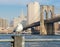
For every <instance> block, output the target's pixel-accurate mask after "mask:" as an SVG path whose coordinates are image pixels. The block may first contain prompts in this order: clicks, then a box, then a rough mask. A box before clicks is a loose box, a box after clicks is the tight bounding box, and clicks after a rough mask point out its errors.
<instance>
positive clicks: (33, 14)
mask: <svg viewBox="0 0 60 47" xmlns="http://www.w3.org/2000/svg"><path fill="white" fill-rule="evenodd" d="M27 20H28V21H27V22H28V25H29V24H32V23H34V22H37V21H39V20H40V5H39V3H38V2H31V3H29V4H28V5H27Z"/></svg>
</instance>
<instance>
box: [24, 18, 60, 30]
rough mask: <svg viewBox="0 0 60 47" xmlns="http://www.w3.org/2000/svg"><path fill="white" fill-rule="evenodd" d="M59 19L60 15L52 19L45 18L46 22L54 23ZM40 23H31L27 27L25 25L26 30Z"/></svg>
mask: <svg viewBox="0 0 60 47" xmlns="http://www.w3.org/2000/svg"><path fill="white" fill-rule="evenodd" d="M58 21H60V17H55V18H52V19H47V20H44V23H45V24H49V23H54V22H58ZM39 25H40V21H38V22H35V23H32V24H30V25H27V26H26V27H24V30H26V29H27V28H32V27H36V26H39Z"/></svg>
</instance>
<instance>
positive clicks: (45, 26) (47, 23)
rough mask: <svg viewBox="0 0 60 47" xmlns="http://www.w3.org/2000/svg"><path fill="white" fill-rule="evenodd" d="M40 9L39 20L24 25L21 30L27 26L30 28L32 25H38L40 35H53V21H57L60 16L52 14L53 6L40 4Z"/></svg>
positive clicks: (59, 19)
mask: <svg viewBox="0 0 60 47" xmlns="http://www.w3.org/2000/svg"><path fill="white" fill-rule="evenodd" d="M40 10H41V11H40V21H38V22H35V23H32V24H30V25H28V26H26V27H24V28H23V30H26V29H28V28H31V29H32V27H36V28H38V26H40V30H39V31H40V34H41V35H53V34H54V30H55V29H54V23H55V22H59V21H60V17H59V16H57V17H55V15H54V6H48V5H46V6H44V5H41V7H40ZM44 12H45V13H46V14H45V15H46V16H45V18H46V19H44ZM49 12H50V13H51V15H50V18H49V16H48V15H49Z"/></svg>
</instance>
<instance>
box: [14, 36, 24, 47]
mask: <svg viewBox="0 0 60 47" xmlns="http://www.w3.org/2000/svg"><path fill="white" fill-rule="evenodd" d="M22 45H23V37H22V36H14V47H23V46H24V45H23V46H22Z"/></svg>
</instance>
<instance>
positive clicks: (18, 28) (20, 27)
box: [15, 23, 23, 32]
mask: <svg viewBox="0 0 60 47" xmlns="http://www.w3.org/2000/svg"><path fill="white" fill-rule="evenodd" d="M22 30H23V25H22V24H21V23H19V24H18V25H17V27H16V29H15V31H16V32H21V31H22Z"/></svg>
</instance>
